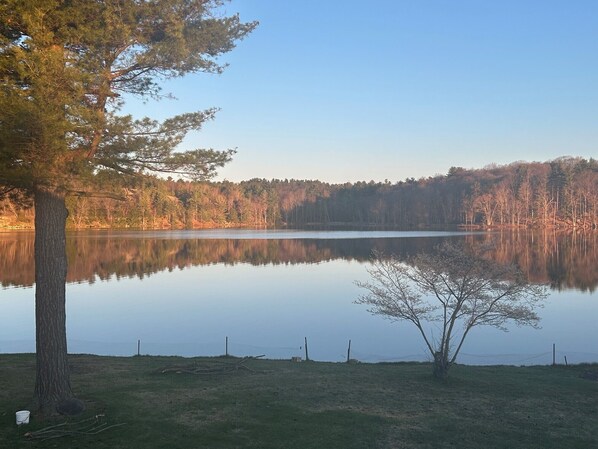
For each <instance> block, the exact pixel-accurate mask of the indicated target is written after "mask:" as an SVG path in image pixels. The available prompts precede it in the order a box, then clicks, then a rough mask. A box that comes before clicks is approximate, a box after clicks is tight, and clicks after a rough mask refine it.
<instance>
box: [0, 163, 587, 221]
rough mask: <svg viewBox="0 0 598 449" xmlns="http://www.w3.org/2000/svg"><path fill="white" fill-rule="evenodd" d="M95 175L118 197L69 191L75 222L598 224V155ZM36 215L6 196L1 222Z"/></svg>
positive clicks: (1, 200) (19, 199)
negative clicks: (341, 170) (322, 169)
mask: <svg viewBox="0 0 598 449" xmlns="http://www.w3.org/2000/svg"><path fill="white" fill-rule="evenodd" d="M94 182H95V185H96V187H97V192H98V193H100V192H109V193H110V196H111V197H112V198H111V197H107V196H105V195H102V194H98V195H92V196H84V195H79V196H75V195H74V196H71V197H69V198H68V200H67V206H68V208H69V212H70V214H69V218H68V226H69V227H70V228H76V229H83V228H137V229H183V228H195V229H197V228H225V227H231V228H233V227H258V228H259V227H262V228H275V227H309V226H317V227H335V226H336V227H344V226H346V227H361V228H365V227H375V228H392V229H425V228H440V227H452V226H462V227H468V228H493V227H502V228H506V227H509V228H534V227H539V228H561V229H586V230H589V229H597V228H598V160H596V159H589V160H586V159H583V158H574V157H562V158H559V159H556V160H553V161H548V162H514V163H512V164H509V165H503V166H498V165H491V166H488V167H485V168H483V169H476V170H473V169H465V168H461V167H451V168H450V170H449V171H448V173H447V174H446V175H437V176H433V177H429V178H420V179H414V178H410V179H406V180H404V181H399V182H397V183H394V184H393V183H391V182H389V181H386V182H382V183H381V182H373V181H370V182H356V183H346V184H329V183H325V182H321V181H301V180H294V179H291V180H287V179H285V180H277V179H274V180H265V179H252V180H249V181H243V182H238V183H233V182H228V181H223V182H193V181H185V180H173V179H170V178H169V179H161V178H157V177H150V176H146V177H144V178H132V179H129V180H127V179H124V180H123V179H122V178H121V179H119V180H115V179H111V178H108V177H107V175H105V174H103V173H98V174H97V175H96V179H95V180H94ZM0 192H2V187H1V186H0ZM115 197H121V198H120V199H115ZM33 217H34V211H33V209H32V205H31V201H30V199H29V198H27V197H25V196H24V194H23V193H22V192H19V191H16V190H12V191H9V192H5V193H4V194H3V195H1V196H0V228H28V227H32V226H33Z"/></svg>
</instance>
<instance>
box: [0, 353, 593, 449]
mask: <svg viewBox="0 0 598 449" xmlns="http://www.w3.org/2000/svg"><path fill="white" fill-rule="evenodd" d="M70 360H71V368H72V369H71V371H72V374H71V381H72V384H73V389H74V390H75V392H76V393H77V394H78V396H79V397H80V398H81V399H83V400H84V401H85V402H86V404H87V406H88V411H86V412H85V414H84V415H83V416H81V417H77V418H71V420H73V421H77V420H80V419H84V418H87V417H90V416H93V415H96V414H105V415H106V419H107V421H108V423H109V424H118V423H126V425H124V426H122V427H116V428H112V429H109V430H106V431H105V432H103V433H100V434H98V435H95V436H87V435H83V436H77V437H70V436H69V437H64V438H59V439H53V440H47V441H43V442H40V441H35V442H32V441H29V440H28V439H27V438H26V437H25V436H24V434H25V433H26V432H29V431H34V430H37V429H40V428H43V427H46V426H48V425H51V424H55V423H59V422H64V418H57V419H54V420H49V421H44V422H40V420H39V417H37V416H35V415H33V416H32V417H31V423H30V424H29V425H26V426H21V427H17V426H16V425H15V411H17V410H20V409H22V408H26V407H27V406H28V405H29V404H30V403H31V394H32V392H33V384H34V356H33V355H27V354H25V355H0V448H32V447H33V448H127V449H135V448H140V449H141V448H143V449H148V448H168V449H174V448H185V449H187V448H210V449H211V448H263V449H267V448H301V449H308V448H325V449H332V448H343V449H346V448H360V449H362V448H472V449H473V448H475V449H478V448H485V449H491V448H538V449H550V448H558V449H563V448H583V449H587V448H595V447H596V448H598V382H596V381H590V380H585V379H582V378H580V374H581V373H582V372H583V371H584V370H586V369H592V370H598V366H596V365H594V366H590V367H588V366H569V367H562V366H559V367H547V366H538V367H506V366H495V367H473V366H455V367H453V368H452V369H451V373H450V376H449V379H448V381H446V382H445V383H442V382H437V381H435V380H434V379H433V378H432V376H431V366H430V365H428V364H417V363H402V364H340V363H338V364H336V363H314V362H310V363H292V362H287V361H272V360H250V361H249V362H247V366H248V367H250V368H251V369H252V371H248V370H239V371H235V372H232V373H228V374H216V375H192V374H176V373H167V374H162V373H160V369H161V368H164V367H166V366H169V365H176V364H178V365H180V364H191V363H198V364H206V363H214V359H205V358H204V359H201V358H198V359H182V358H175V357H131V358H118V357H97V356H87V355H85V356H83V355H81V356H71V359H70Z"/></svg>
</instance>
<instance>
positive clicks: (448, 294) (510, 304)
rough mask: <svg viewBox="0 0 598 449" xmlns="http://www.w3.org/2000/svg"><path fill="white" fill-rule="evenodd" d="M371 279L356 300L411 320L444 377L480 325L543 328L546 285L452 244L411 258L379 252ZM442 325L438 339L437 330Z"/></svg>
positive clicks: (388, 315) (362, 284)
mask: <svg viewBox="0 0 598 449" xmlns="http://www.w3.org/2000/svg"><path fill="white" fill-rule="evenodd" d="M368 272H369V274H370V276H371V280H370V281H368V282H356V284H357V285H358V286H359V287H362V288H364V289H365V290H367V291H368V293H366V294H364V295H362V296H360V297H359V298H358V300H357V301H356V303H358V304H366V305H368V306H369V307H370V308H369V309H368V311H369V312H370V313H373V314H375V315H382V316H383V317H385V318H388V319H390V320H392V321H409V322H411V323H413V324H414V325H415V327H417V329H418V330H419V332H420V333H421V335H422V337H423V339H424V341H425V343H426V346H427V348H428V350H429V351H430V354H431V355H432V357H433V360H434V376H435V377H437V378H445V377H446V376H447V375H448V369H449V367H450V366H451V365H452V364H453V363H455V361H456V360H457V356H458V354H459V351H460V350H461V347H462V346H463V342H464V341H465V338H466V337H467V335H468V334H469V332H470V331H471V329H473V328H474V327H476V326H493V327H496V328H499V329H501V330H503V331H506V330H507V328H506V323H507V322H508V321H511V322H514V323H516V324H517V325H529V326H533V327H538V323H539V317H538V315H537V314H536V312H535V310H536V308H537V307H540V306H541V302H542V300H543V299H545V297H546V287H545V286H543V285H532V284H530V283H529V282H528V281H527V279H526V278H525V277H524V276H523V274H522V273H521V272H520V271H519V270H518V269H517V268H516V267H515V266H514V265H504V264H499V263H497V262H494V261H492V260H489V259H488V258H485V257H484V256H483V253H482V252H478V253H473V252H471V251H468V250H466V249H464V248H463V247H460V246H456V245H453V244H448V243H447V244H443V245H441V246H439V247H437V251H436V252H435V253H434V254H423V253H422V254H418V255H416V256H414V257H411V258H410V259H408V260H407V261H406V262H403V261H400V260H398V259H397V258H395V257H384V256H383V255H382V254H375V257H374V260H373V266H372V268H370V269H368ZM433 328H438V330H439V336H436V337H435V338H434V336H433V334H432V329H433Z"/></svg>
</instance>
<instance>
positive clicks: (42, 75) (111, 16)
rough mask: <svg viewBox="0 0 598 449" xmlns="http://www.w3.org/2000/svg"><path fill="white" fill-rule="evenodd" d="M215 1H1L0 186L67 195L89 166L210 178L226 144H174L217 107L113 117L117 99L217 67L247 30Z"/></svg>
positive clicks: (155, 93) (151, 92) (148, 93)
mask: <svg viewBox="0 0 598 449" xmlns="http://www.w3.org/2000/svg"><path fill="white" fill-rule="evenodd" d="M223 3H224V2H223V1H222V0H155V1H139V0H77V1H74V0H71V1H67V0H64V1H59V0H26V1H23V0H7V1H5V2H3V3H2V5H0V184H3V185H9V186H15V187H20V188H26V189H35V188H36V186H40V185H43V186H46V187H50V188H52V189H57V190H62V191H66V192H68V191H69V189H70V188H71V187H72V185H73V183H74V182H80V181H81V180H82V179H86V177H88V176H89V175H91V174H93V173H94V172H97V170H109V171H112V172H116V173H126V174H138V173H155V172H169V173H176V174H180V175H183V176H187V177H190V178H194V179H205V178H209V177H210V176H212V175H213V174H214V173H215V170H216V168H218V167H220V166H222V165H224V164H225V163H226V162H228V161H229V160H230V158H231V156H232V154H233V152H234V151H233V150H225V151H215V150H211V149H208V150H206V149H195V150H190V151H186V152H177V151H175V149H176V147H177V145H178V144H179V143H180V142H181V141H182V139H183V138H184V136H185V135H186V134H187V132H189V131H191V130H198V129H200V127H201V125H202V124H203V123H204V122H205V121H206V120H210V119H212V118H213V117H214V114H215V112H216V110H215V109H209V110H206V111H200V112H190V113H185V114H182V115H178V116H175V117H172V118H170V119H167V120H165V121H163V122H161V123H159V122H156V121H154V120H150V119H147V118H143V119H134V118H133V117H131V116H127V115H125V116H123V115H119V109H120V106H121V105H122V101H123V100H122V98H123V97H122V96H121V95H122V94H124V93H126V94H129V95H136V96H140V97H155V98H158V97H159V96H160V95H161V94H162V93H161V92H160V84H159V83H160V81H161V80H163V79H166V78H172V77H182V76H185V75H186V74H190V73H196V72H208V73H220V72H221V71H222V70H223V69H224V68H225V66H224V65H222V64H220V63H219V62H218V57H219V56H221V55H222V54H224V53H226V52H228V51H230V50H231V49H233V48H234V46H235V43H236V42H237V41H239V40H240V39H243V38H244V37H245V36H246V35H247V34H248V33H250V32H251V31H252V30H253V29H254V28H255V27H256V25H257V24H256V23H255V22H252V23H243V22H241V20H240V18H239V16H238V15H231V16H227V15H225V14H224V13H223V8H222V7H223Z"/></svg>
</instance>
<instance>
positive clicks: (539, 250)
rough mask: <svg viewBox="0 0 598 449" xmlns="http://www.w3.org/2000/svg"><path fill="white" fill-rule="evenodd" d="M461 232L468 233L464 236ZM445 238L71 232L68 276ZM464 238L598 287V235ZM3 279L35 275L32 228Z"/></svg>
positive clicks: (405, 245) (567, 282) (349, 254)
mask: <svg viewBox="0 0 598 449" xmlns="http://www.w3.org/2000/svg"><path fill="white" fill-rule="evenodd" d="M459 238H462V237H459ZM441 240H442V238H441V237H425V238H424V237H414V238H403V239H292V240H285V239H271V240H264V239H256V240H251V239H241V240H238V239H202V240H199V239H161V238H143V237H142V236H141V237H140V236H139V234H137V235H136V236H135V238H129V237H127V236H126V235H124V236H123V235H122V234H120V235H113V236H112V235H110V234H102V233H98V234H77V233H74V234H71V235H69V237H68V241H67V250H68V258H69V272H68V281H69V282H90V283H92V282H94V281H95V280H96V279H109V278H113V277H115V278H121V277H138V278H143V277H144V276H148V275H151V274H153V273H157V272H160V271H164V270H174V269H177V268H178V269H183V268H185V267H190V266H197V265H210V264H218V263H223V264H230V265H232V264H238V263H248V264H252V265H266V264H304V263H319V262H326V261H331V260H335V259H344V260H355V261H359V262H364V261H367V260H368V259H369V258H370V257H371V254H372V251H373V250H377V251H380V252H384V253H387V254H395V255H396V256H398V257H399V258H402V257H407V256H409V255H412V254H415V253H417V252H422V251H433V248H434V247H435V246H436V245H437V244H438V243H439V242H440V241H441ZM465 241H466V244H468V245H479V244H488V243H490V244H492V245H493V248H494V249H493V251H494V258H496V259H497V260H499V261H503V262H506V261H514V262H516V263H517V264H518V265H519V266H520V268H521V269H522V270H523V271H524V272H525V273H526V274H527V275H528V276H529V278H530V280H531V281H533V282H548V283H550V285H551V286H552V288H554V289H567V288H576V289H580V290H584V291H594V289H595V288H596V286H597V285H598V235H597V234H596V233H591V234H582V235H575V234H554V233H527V232H519V233H504V234H495V233H493V234H475V235H467V236H466V237H465ZM0 254H1V255H2V256H1V257H0V283H1V284H2V285H3V286H30V285H32V284H33V282H34V271H33V268H34V267H33V235H32V234H31V233H7V234H2V235H0Z"/></svg>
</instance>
